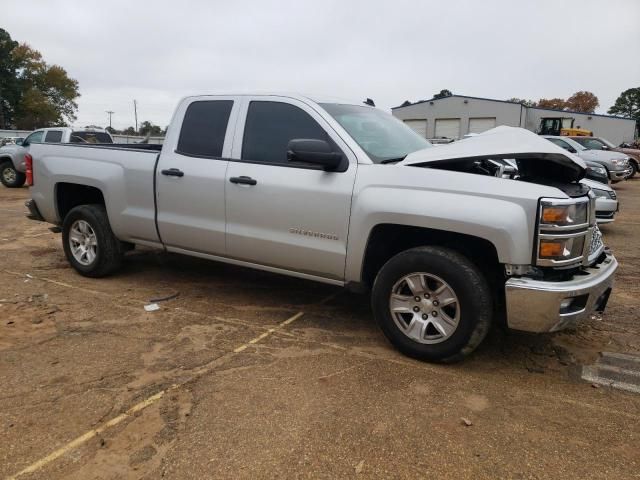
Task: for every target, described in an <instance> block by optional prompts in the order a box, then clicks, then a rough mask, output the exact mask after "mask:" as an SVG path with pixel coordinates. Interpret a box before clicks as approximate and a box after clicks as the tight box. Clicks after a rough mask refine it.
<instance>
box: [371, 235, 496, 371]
mask: <svg viewBox="0 0 640 480" xmlns="http://www.w3.org/2000/svg"><path fill="white" fill-rule="evenodd" d="M372 306H373V312H374V316H375V318H376V320H377V322H378V324H379V325H380V327H381V328H382V331H383V332H384V334H385V335H386V337H387V338H388V339H389V340H390V341H391V343H393V344H394V345H395V346H396V347H397V348H398V349H399V350H400V351H402V352H403V353H405V354H406V355H409V356H411V357H415V358H419V359H423V360H429V361H436V362H454V361H458V360H461V359H462V358H463V357H464V356H466V355H468V354H469V353H471V352H472V351H473V350H475V348H476V347H477V346H478V345H479V344H480V343H481V342H482V340H483V339H484V337H485V336H486V334H487V332H488V331H489V326H490V324H491V320H492V316H493V298H492V295H491V290H490V288H489V285H488V283H487V281H486V280H485V278H484V276H483V275H482V274H481V273H480V271H479V270H478V268H477V267H476V266H475V265H474V264H473V263H471V262H470V261H469V260H468V259H467V258H466V257H464V256H463V255H461V254H459V253H457V252H455V251H453V250H450V249H447V248H440V247H418V248H413V249H410V250H407V251H405V252H402V253H399V254H398V255H396V256H395V257H393V258H391V259H390V260H389V261H388V262H387V263H386V264H385V265H384V266H383V267H382V269H381V270H380V272H379V273H378V275H377V277H376V280H375V283H374V286H373V291H372Z"/></svg>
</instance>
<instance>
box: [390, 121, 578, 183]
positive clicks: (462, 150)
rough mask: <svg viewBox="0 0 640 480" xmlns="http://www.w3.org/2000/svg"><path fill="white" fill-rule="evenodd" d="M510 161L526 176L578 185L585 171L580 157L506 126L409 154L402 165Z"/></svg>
mask: <svg viewBox="0 0 640 480" xmlns="http://www.w3.org/2000/svg"><path fill="white" fill-rule="evenodd" d="M511 159H513V160H516V162H517V164H518V170H519V171H520V172H521V173H522V174H523V177H529V178H543V177H546V178H550V179H553V180H556V181H561V182H575V181H577V180H580V179H581V178H583V177H584V174H585V172H586V165H585V163H584V162H583V161H582V160H581V159H580V158H579V157H578V156H576V155H573V154H572V153H569V152H567V151H566V150H564V149H562V148H560V147H558V146H557V145H554V144H553V143H551V142H550V141H549V140H546V139H544V138H542V137H540V136H538V135H536V134H535V133H533V132H530V131H529V130H525V129H524V128H517V127H506V126H500V127H496V128H492V129H491V130H487V131H486V132H484V133H482V134H480V135H476V136H473V137H469V138H465V139H463V140H460V141H457V142H454V143H449V144H446V145H442V146H438V147H437V148H426V149H424V150H419V151H417V152H413V153H410V154H409V155H407V157H406V158H405V159H404V160H403V161H402V162H400V163H399V165H413V166H425V167H426V166H428V167H432V168H445V169H446V168H447V167H449V166H451V167H454V168H455V167H456V166H460V165H462V164H464V163H468V162H473V161H480V160H511ZM455 169H457V168H455Z"/></svg>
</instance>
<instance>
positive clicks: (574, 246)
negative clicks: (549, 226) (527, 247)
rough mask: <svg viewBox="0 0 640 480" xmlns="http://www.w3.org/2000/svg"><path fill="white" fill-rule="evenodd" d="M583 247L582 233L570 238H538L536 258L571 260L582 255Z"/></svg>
mask: <svg viewBox="0 0 640 480" xmlns="http://www.w3.org/2000/svg"><path fill="white" fill-rule="evenodd" d="M541 237H542V236H541ZM545 237H546V236H545ZM583 248H584V235H580V236H576V237H571V238H540V243H539V245H538V258H540V259H545V260H555V261H563V260H571V259H574V258H577V257H582V250H583Z"/></svg>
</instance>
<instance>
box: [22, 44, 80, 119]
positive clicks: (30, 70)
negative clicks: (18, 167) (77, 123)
mask: <svg viewBox="0 0 640 480" xmlns="http://www.w3.org/2000/svg"><path fill="white" fill-rule="evenodd" d="M12 57H13V59H14V60H15V62H16V64H17V72H18V75H17V81H18V85H19V88H20V99H19V101H18V103H17V104H16V107H15V124H16V126H17V127H18V128H19V129H25V130H32V129H34V128H42V127H52V126H59V125H66V124H67V123H69V122H73V121H74V120H75V119H76V116H75V113H76V111H77V109H78V105H77V104H76V102H75V100H76V99H77V98H78V97H79V96H80V93H79V91H78V82H77V81H76V80H74V79H72V78H69V76H68V75H67V72H66V71H65V69H64V68H62V67H60V66H59V65H49V64H47V63H46V62H45V61H44V60H43V59H42V55H41V54H40V52H38V51H37V50H33V49H32V48H31V47H29V46H28V45H27V44H25V43H23V44H20V45H18V46H17V47H15V48H14V49H13V51H12Z"/></svg>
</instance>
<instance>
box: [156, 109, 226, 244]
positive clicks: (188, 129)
mask: <svg viewBox="0 0 640 480" xmlns="http://www.w3.org/2000/svg"><path fill="white" fill-rule="evenodd" d="M237 109H238V103H237V102H236V101H234V99H233V98H231V97H197V98H194V99H193V100H192V101H191V102H184V103H183V104H181V106H180V108H179V110H178V111H177V112H176V115H175V118H174V120H173V124H175V125H182V127H181V130H180V132H171V131H170V132H169V135H168V136H167V139H166V142H165V145H164V146H163V149H162V153H161V155H160V159H159V161H158V166H157V168H156V198H157V208H158V230H159V233H160V237H161V239H162V242H163V243H164V244H165V246H166V247H167V249H169V250H178V251H180V250H188V251H191V252H200V253H207V254H211V255H224V254H225V208H224V193H225V192H224V190H225V186H226V183H225V174H226V170H227V165H228V163H229V162H228V160H226V157H228V156H229V154H230V151H231V142H232V138H233V125H234V123H235V118H236V117H237V113H236V112H237Z"/></svg>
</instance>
